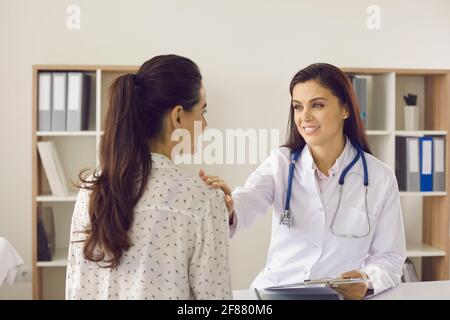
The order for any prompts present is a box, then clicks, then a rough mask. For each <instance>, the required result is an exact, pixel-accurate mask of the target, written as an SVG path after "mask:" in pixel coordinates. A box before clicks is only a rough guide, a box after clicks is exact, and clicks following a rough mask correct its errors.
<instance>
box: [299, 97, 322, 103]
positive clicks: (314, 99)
mask: <svg viewBox="0 0 450 320" xmlns="http://www.w3.org/2000/svg"><path fill="white" fill-rule="evenodd" d="M316 100H325V101H327V99H326V98H324V97H315V98H312V99H311V100H309V102H313V101H316ZM292 102H296V103H300V104H302V103H301V102H300V101H298V100H292Z"/></svg>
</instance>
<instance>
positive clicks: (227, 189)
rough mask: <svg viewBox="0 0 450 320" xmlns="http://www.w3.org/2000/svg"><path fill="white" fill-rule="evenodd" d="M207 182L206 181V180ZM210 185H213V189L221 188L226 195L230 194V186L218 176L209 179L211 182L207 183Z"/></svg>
mask: <svg viewBox="0 0 450 320" xmlns="http://www.w3.org/2000/svg"><path fill="white" fill-rule="evenodd" d="M206 183H208V182H206ZM209 185H210V186H211V187H213V188H214V189H222V191H223V192H224V193H225V194H226V195H231V189H230V187H229V186H228V185H227V184H226V182H225V181H223V180H221V179H220V178H218V177H217V178H215V179H213V180H211V184H209Z"/></svg>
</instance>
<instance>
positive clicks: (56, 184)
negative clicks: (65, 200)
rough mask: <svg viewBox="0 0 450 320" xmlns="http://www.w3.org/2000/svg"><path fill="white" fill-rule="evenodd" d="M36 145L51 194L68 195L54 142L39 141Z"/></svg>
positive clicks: (65, 180)
mask: <svg viewBox="0 0 450 320" xmlns="http://www.w3.org/2000/svg"><path fill="white" fill-rule="evenodd" d="M37 147H38V151H39V156H40V157H41V161H42V165H43V167H44V171H45V174H46V176H47V180H48V183H49V185H50V189H51V191H52V193H53V195H55V196H68V195H69V187H68V184H67V179H66V176H65V174H64V170H63V168H62V165H61V161H60V159H59V156H58V153H57V151H56V147H55V143H54V142H53V141H40V142H38V143H37Z"/></svg>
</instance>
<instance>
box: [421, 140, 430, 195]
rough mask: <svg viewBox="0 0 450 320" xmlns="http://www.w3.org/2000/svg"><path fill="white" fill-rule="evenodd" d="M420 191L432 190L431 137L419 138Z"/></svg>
mask: <svg viewBox="0 0 450 320" xmlns="http://www.w3.org/2000/svg"><path fill="white" fill-rule="evenodd" d="M419 152H420V191H433V137H429V136H425V137H420V138H419Z"/></svg>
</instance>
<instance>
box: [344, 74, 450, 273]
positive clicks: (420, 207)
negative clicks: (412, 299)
mask: <svg viewBox="0 0 450 320" xmlns="http://www.w3.org/2000/svg"><path fill="white" fill-rule="evenodd" d="M343 70H344V71H345V72H346V73H348V74H353V75H358V76H360V77H364V78H366V79H367V83H368V87H369V89H368V92H367V93H368V100H369V101H368V106H367V115H368V119H367V120H368V121H367V131H366V132H367V135H368V140H369V145H370V148H371V149H372V152H373V154H374V155H375V156H376V157H377V158H378V159H380V160H381V161H383V162H384V163H386V164H387V165H389V166H390V167H391V168H392V169H394V170H395V138H396V137H397V136H414V137H421V136H426V135H432V136H445V137H447V132H448V130H449V129H450V120H449V118H450V113H448V111H447V110H448V109H450V71H448V70H399V69H397V70H394V69H353V68H344V69H343ZM407 93H415V94H417V95H418V107H419V108H420V109H419V111H420V112H419V115H420V119H421V121H420V126H419V128H418V129H419V130H415V131H406V130H404V128H405V127H404V112H403V110H404V109H403V107H404V103H403V95H406V94H407ZM445 148H446V168H447V169H446V172H447V179H446V180H447V181H446V190H448V188H449V175H448V168H449V153H448V150H449V141H448V139H446V147H445ZM400 198H401V202H402V211H403V218H404V223H405V232H406V241H407V255H408V257H409V258H413V262H414V264H415V265H416V269H417V270H419V273H420V271H421V275H419V277H420V276H421V278H422V279H424V280H446V279H448V278H449V259H448V255H449V242H450V241H449V230H448V228H449V227H448V226H449V211H450V206H449V197H448V195H447V191H444V192H400Z"/></svg>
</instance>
